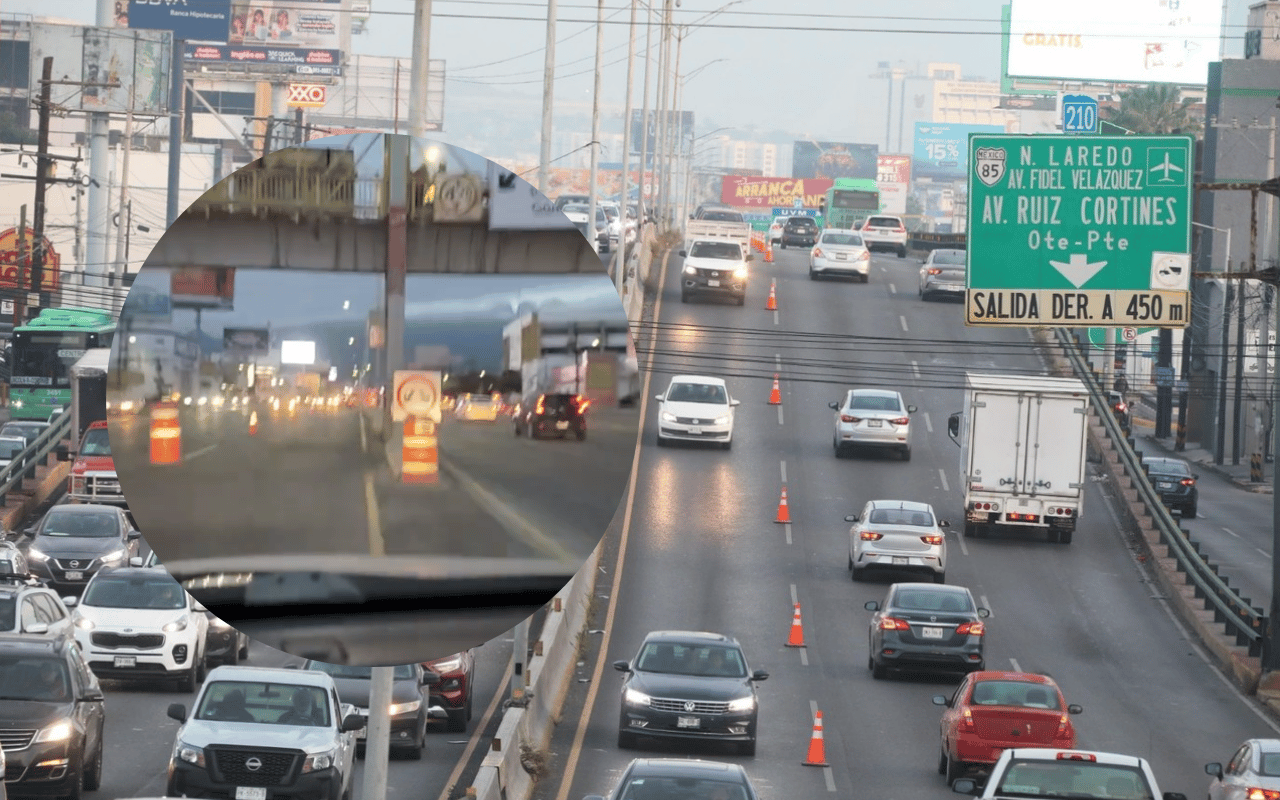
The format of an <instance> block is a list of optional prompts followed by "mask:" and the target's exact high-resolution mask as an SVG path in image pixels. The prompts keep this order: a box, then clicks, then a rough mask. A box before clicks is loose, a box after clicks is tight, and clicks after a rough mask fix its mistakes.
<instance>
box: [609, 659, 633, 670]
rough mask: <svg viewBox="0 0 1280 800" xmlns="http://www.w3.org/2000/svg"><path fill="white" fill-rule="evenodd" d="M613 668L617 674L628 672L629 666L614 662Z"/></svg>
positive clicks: (627, 663) (625, 663)
mask: <svg viewBox="0 0 1280 800" xmlns="http://www.w3.org/2000/svg"><path fill="white" fill-rule="evenodd" d="M613 668H614V669H616V670H617V671H618V672H630V671H631V664H630V663H629V662H626V661H615V662H613Z"/></svg>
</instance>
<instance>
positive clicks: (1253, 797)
mask: <svg viewBox="0 0 1280 800" xmlns="http://www.w3.org/2000/svg"><path fill="white" fill-rule="evenodd" d="M1244 796H1245V797H1246V798H1248V800H1280V792H1277V791H1276V790H1275V789H1263V788H1261V787H1258V786H1250V787H1249V788H1248V789H1245V795H1244Z"/></svg>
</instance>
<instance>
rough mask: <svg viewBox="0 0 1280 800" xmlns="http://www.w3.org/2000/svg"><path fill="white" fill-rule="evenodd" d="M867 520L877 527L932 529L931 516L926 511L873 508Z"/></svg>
mask: <svg viewBox="0 0 1280 800" xmlns="http://www.w3.org/2000/svg"><path fill="white" fill-rule="evenodd" d="M869 516H870V518H869V519H868V520H867V521H868V522H871V523H873V524H879V525H915V526H916V527H919V528H931V527H933V515H932V514H930V513H929V512H928V511H920V510H918V509H916V510H913V509H910V508H873V509H871V514H870V515H869Z"/></svg>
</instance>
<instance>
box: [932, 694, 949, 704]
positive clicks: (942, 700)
mask: <svg viewBox="0 0 1280 800" xmlns="http://www.w3.org/2000/svg"><path fill="white" fill-rule="evenodd" d="M933 704H934V705H935V706H949V705H951V704H950V703H948V702H947V697H946V695H941V694H935V695H934V696H933Z"/></svg>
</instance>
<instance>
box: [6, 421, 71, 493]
mask: <svg viewBox="0 0 1280 800" xmlns="http://www.w3.org/2000/svg"><path fill="white" fill-rule="evenodd" d="M70 433H71V409H69V408H68V409H67V410H65V411H63V412H62V415H61V416H59V417H58V418H57V419H56V420H54V421H53V423H52V424H51V425H50V426H49V427H48V428H45V430H44V432H43V433H41V434H40V435H39V436H37V437H36V439H35V441H33V442H32V443H31V444H30V445H28V446H27V449H26V450H23V451H22V452H21V453H19V454H17V455H16V456H14V457H13V460H12V461H10V462H9V463H8V464H7V465H5V467H4V468H3V469H0V497H8V495H9V492H12V491H13V490H14V489H17V488H19V487H21V486H22V481H23V476H24V475H25V474H26V473H27V472H28V471H29V470H33V469H35V468H36V467H37V466H39V465H40V464H41V463H42V462H43V461H44V460H45V459H47V458H48V457H49V454H50V453H52V452H53V451H54V450H55V449H57V447H58V445H60V444H62V440H63V439H65V438H67V436H68V434H70Z"/></svg>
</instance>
